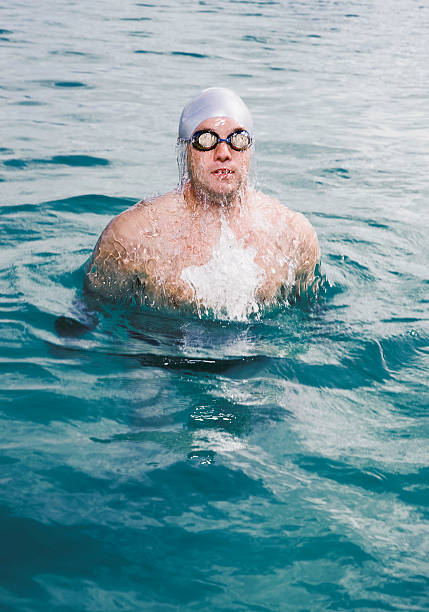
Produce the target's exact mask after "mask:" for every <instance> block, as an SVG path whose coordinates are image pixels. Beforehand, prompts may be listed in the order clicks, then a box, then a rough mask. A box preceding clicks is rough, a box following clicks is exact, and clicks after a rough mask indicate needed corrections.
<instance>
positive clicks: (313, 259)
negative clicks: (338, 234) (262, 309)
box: [255, 192, 320, 274]
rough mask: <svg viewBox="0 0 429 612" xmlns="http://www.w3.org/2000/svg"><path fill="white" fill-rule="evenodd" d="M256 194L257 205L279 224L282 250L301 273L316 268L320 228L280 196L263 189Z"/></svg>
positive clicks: (267, 216)
mask: <svg viewBox="0 0 429 612" xmlns="http://www.w3.org/2000/svg"><path fill="white" fill-rule="evenodd" d="M255 195H256V205H257V209H258V210H259V211H260V212H261V213H262V215H263V216H264V218H265V219H267V220H268V221H269V223H271V224H272V227H273V228H275V234H276V237H277V238H280V240H281V243H282V246H283V248H282V250H284V253H285V254H287V255H288V256H289V257H291V258H293V260H295V261H296V264H297V274H299V273H300V272H303V273H309V272H311V271H313V270H314V268H315V266H316V264H317V262H318V261H319V259H320V250H319V242H318V238H317V234H316V231H315V229H314V227H313V226H312V225H311V223H310V221H309V220H308V219H307V217H305V215H303V214H302V213H300V212H297V211H295V210H292V209H290V208H288V207H287V206H285V205H284V204H282V203H281V202H280V201H279V200H278V199H277V198H273V197H271V196H268V195H266V194H264V193H262V192H257V193H256V194H255Z"/></svg>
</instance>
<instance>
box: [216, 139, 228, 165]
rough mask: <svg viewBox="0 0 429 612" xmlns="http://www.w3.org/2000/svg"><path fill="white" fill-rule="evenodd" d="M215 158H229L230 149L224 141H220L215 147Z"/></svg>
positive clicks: (221, 159) (223, 159)
mask: <svg viewBox="0 0 429 612" xmlns="http://www.w3.org/2000/svg"><path fill="white" fill-rule="evenodd" d="M215 159H218V160H220V161H226V160H227V159H231V151H230V148H229V146H228V143H226V142H220V143H219V144H218V145H217V147H216V149H215Z"/></svg>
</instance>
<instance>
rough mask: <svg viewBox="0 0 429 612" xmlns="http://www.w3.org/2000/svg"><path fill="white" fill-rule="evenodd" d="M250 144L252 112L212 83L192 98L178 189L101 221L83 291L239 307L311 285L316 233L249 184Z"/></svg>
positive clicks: (181, 143) (184, 122)
mask: <svg viewBox="0 0 429 612" xmlns="http://www.w3.org/2000/svg"><path fill="white" fill-rule="evenodd" d="M252 144H253V122H252V117H251V115H250V112H249V110H248V108H247V106H246V105H245V103H244V102H243V100H242V99H241V98H240V97H239V96H237V95H236V94H235V93H234V92H232V91H231V90H229V89H225V88H214V87H213V88H209V89H205V90H204V91H202V92H201V93H200V94H199V95H198V96H196V97H195V98H194V99H192V100H191V101H190V102H189V103H188V104H187V105H186V106H185V108H184V109H183V112H182V115H181V118H180V123H179V138H178V147H179V151H181V152H182V156H181V159H182V167H181V176H180V185H179V187H178V188H177V189H176V190H174V191H171V192H169V193H167V194H165V195H162V196H159V197H155V198H152V199H149V200H142V201H140V202H138V203H137V204H136V205H134V206H133V207H132V208H130V209H128V210H126V211H124V212H122V213H121V214H119V215H118V216H117V217H115V218H114V219H113V220H112V221H111V222H110V223H109V224H108V226H107V227H106V229H105V230H104V231H103V233H102V235H101V236H100V238H99V240H98V242H97V245H96V247H95V249H94V252H93V254H92V258H91V260H90V262H89V265H88V268H87V274H86V282H85V284H86V288H87V289H88V290H90V291H93V292H96V293H99V294H101V295H103V296H104V297H106V298H110V299H114V300H116V299H124V298H127V297H128V298H129V297H131V296H134V297H135V296H138V295H140V296H141V295H144V302H145V303H152V304H163V305H167V306H170V307H173V308H176V307H183V306H185V305H193V306H196V307H197V308H198V309H199V308H201V307H203V308H205V307H207V308H209V307H211V306H213V305H214V304H216V305H218V306H219V301H220V302H222V301H224V302H225V304H228V303H229V304H231V303H234V302H236V303H239V302H240V300H241V302H242V303H241V304H239V310H240V309H241V310H242V309H243V308H244V309H245V310H246V304H253V305H254V304H257V305H261V306H262V305H270V304H274V303H276V301H277V300H279V298H280V296H283V299H284V296H288V295H290V296H292V295H294V296H299V295H300V293H301V292H303V291H307V290H308V289H309V288H311V287H312V286H313V284H314V283H315V267H316V264H317V262H318V260H319V257H320V252H319V245H318V240H317V236H316V232H315V231H314V229H313V227H312V226H311V224H310V223H309V221H308V220H307V219H306V218H305V217H304V216H303V215H302V214H300V213H298V212H294V211H292V210H289V209H288V208H287V207H286V206H284V205H283V204H281V203H280V202H279V201H278V200H276V199H275V198H272V197H270V196H267V195H265V194H263V193H261V192H259V191H256V190H255V189H254V188H253V187H251V186H250V184H249V165H250V161H251V155H252V148H253V147H252ZM179 166H180V163H179ZM252 309H253V310H254V309H255V308H254V306H251V308H250V310H252ZM247 310H248V312H249V308H248V309H247ZM238 318H239V317H238Z"/></svg>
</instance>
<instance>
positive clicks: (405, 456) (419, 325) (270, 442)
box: [0, 0, 429, 612]
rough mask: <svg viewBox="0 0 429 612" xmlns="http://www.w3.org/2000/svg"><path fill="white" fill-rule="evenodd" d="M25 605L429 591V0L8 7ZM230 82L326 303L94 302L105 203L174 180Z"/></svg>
mask: <svg viewBox="0 0 429 612" xmlns="http://www.w3.org/2000/svg"><path fill="white" fill-rule="evenodd" d="M0 17H1V21H0V23H1V30H0V47H1V53H0V66H1V75H2V77H1V82H0V100H1V106H0V120H1V127H2V130H1V131H2V141H1V143H0V193H1V201H0V207H1V240H2V251H1V262H2V265H1V270H0V283H1V294H2V297H1V304H0V307H1V315H2V316H1V330H2V333H1V340H0V345H1V349H2V351H1V369H2V377H1V383H0V385H1V389H0V393H1V400H2V402H1V418H2V427H1V455H0V463H1V469H2V476H1V479H2V480H1V482H2V494H1V521H0V529H1V532H2V533H1V542H2V546H1V557H2V562H1V585H0V601H1V604H2V608H3V609H5V610H14V611H15V610H19V611H31V612H34V611H37V610H46V609H49V610H61V611H65V610H70V611H71V610H79V611H82V610H88V611H90V610H91V611H99V610H156V611H158V610H175V609H178V610H199V611H200V610H225V611H226V610H260V611H262V610H264V611H274V610H292V611H298V610H300V611H301V610H302V611H304V610H311V611H318V610H320V611H322V610H323V611H324V610H358V609H361V610H407V611H408V610H421V611H423V610H427V609H428V607H429V598H428V592H429V584H428V571H429V568H428V552H429V551H428V538H427V533H428V500H429V498H428V476H429V468H428V438H429V422H428V416H427V406H428V365H429V356H428V346H429V342H428V340H429V325H428V314H427V313H428V274H427V269H428V263H429V261H428V260H429V258H428V242H427V230H426V228H427V227H428V224H429V216H428V212H427V205H426V202H427V199H428V196H429V190H428V183H427V168H428V165H429V136H428V131H427V125H428V106H427V82H428V74H427V66H428V57H427V55H428V51H427V31H428V26H429V8H428V7H427V6H426V5H425V3H423V2H415V1H412V0H403V1H402V2H400V3H396V2H393V1H391V0H388V1H387V2H382V1H381V0H375V1H374V2H365V1H364V0H359V1H358V0H356V1H354V2H342V1H340V2H330V1H321V0H320V1H318V2H315V1H310V0H303V1H301V2H283V1H281V2H280V1H279V2H276V1H262V0H260V1H257V0H254V1H250V0H249V1H244V0H242V1H233V0H230V1H227V0H221V1H220V2H218V3H216V5H213V3H208V2H195V1H192V2H191V1H190V0H186V1H185V2H181V3H174V2H171V0H165V2H160V3H158V2H157V3H151V2H129V1H126V2H122V3H117V2H116V3H114V2H110V1H108V2H99V1H97V0H95V2H92V3H91V4H90V5H83V4H82V3H66V2H63V1H60V2H55V3H54V2H44V3H38V4H37V3H36V4H34V3H30V2H29V1H28V0H22V1H20V2H14V3H12V2H7V3H5V4H4V5H3V6H2V7H0ZM211 85H217V86H219V85H220V86H227V87H231V88H233V89H235V90H236V91H237V92H238V93H240V94H241V95H242V96H243V97H244V99H245V100H246V102H247V103H248V104H249V106H250V108H251V109H252V112H253V114H254V119H255V126H256V137H257V141H256V153H257V176H258V184H259V187H260V188H261V189H262V190H264V191H266V192H267V193H269V194H272V195H275V196H276V197H278V198H279V199H280V200H281V201H282V202H284V203H285V204H286V205H288V206H290V207H291V208H294V209H296V210H299V211H301V212H303V213H304V214H306V215H307V216H308V218H309V219H310V220H311V222H312V224H313V225H314V227H315V228H316V230H317V232H318V235H319V240H320V244H321V250H322V254H323V265H324V271H325V273H326V276H327V278H328V279H329V286H328V287H327V290H326V294H325V295H324V296H322V299H321V300H320V301H319V303H318V304H316V305H307V306H306V305H304V306H299V305H298V306H295V307H292V308H284V309H280V310H276V311H275V312H272V313H270V314H267V315H266V316H263V317H262V318H261V319H259V320H258V319H257V318H256V319H250V320H249V321H242V322H237V321H232V322H231V321H228V320H210V319H208V320H200V319H199V318H198V317H197V316H193V315H192V314H189V313H188V314H184V313H182V314H181V313H176V314H174V313H166V312H161V311H150V310H142V309H138V308H131V307H129V308H125V307H121V306H117V307H114V306H108V305H105V306H99V307H97V308H93V307H92V306H91V304H88V303H87V302H86V301H85V300H84V297H83V295H82V281H83V272H82V266H83V264H84V262H85V261H86V259H87V258H88V256H89V254H90V253H91V250H92V248H93V247H94V244H95V242H96V240H97V238H98V235H99V234H100V232H101V231H102V229H103V228H104V226H105V225H106V224H107V222H108V221H109V220H110V219H111V218H112V216H114V215H115V214H117V213H119V212H120V211H121V210H123V209H124V208H126V207H128V206H130V205H131V204H133V203H134V202H136V201H137V200H139V199H140V198H142V197H149V196H151V195H153V194H156V193H163V192H165V191H167V190H168V189H171V188H172V187H174V186H175V184H176V180H177V179H176V177H177V173H176V159H175V147H174V144H175V138H176V133H177V124H178V119H179V116H180V111H181V108H182V107H183V105H184V103H185V102H186V101H187V100H188V99H189V98H190V97H191V96H192V95H194V94H195V93H197V92H198V91H199V90H200V89H202V88H204V87H207V86H211Z"/></svg>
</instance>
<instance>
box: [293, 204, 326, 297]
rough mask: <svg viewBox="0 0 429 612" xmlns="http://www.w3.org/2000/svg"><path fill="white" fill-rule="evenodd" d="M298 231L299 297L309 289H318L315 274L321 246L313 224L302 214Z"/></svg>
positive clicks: (297, 273) (297, 287)
mask: <svg viewBox="0 0 429 612" xmlns="http://www.w3.org/2000/svg"><path fill="white" fill-rule="evenodd" d="M296 231H297V234H298V236H299V246H298V249H297V268H296V274H295V291H294V293H295V295H296V296H297V297H299V296H300V295H301V294H303V293H306V292H307V291H309V290H312V291H313V292H315V291H317V284H318V281H317V278H316V276H315V270H316V266H317V264H318V263H319V262H320V248H319V241H318V239H317V234H316V232H315V230H314V228H313V226H312V225H311V223H310V222H309V221H308V219H306V218H305V217H304V216H303V215H301V214H299V219H298V221H297V228H296Z"/></svg>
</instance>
